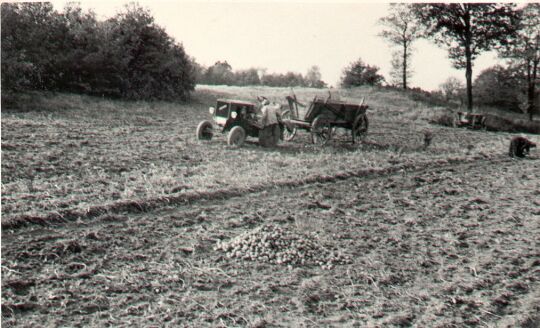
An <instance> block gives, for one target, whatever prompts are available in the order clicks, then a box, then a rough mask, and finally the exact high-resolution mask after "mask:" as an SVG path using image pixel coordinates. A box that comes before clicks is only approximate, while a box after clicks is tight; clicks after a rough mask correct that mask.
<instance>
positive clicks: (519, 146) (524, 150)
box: [508, 137, 536, 158]
mask: <svg viewBox="0 0 540 328" xmlns="http://www.w3.org/2000/svg"><path fill="white" fill-rule="evenodd" d="M534 147H536V144H535V143H534V142H532V141H530V140H528V139H527V138H524V137H514V138H512V141H510V149H509V151H508V155H509V156H510V157H521V158H523V157H525V156H527V155H528V154H529V152H530V150H531V148H534Z"/></svg>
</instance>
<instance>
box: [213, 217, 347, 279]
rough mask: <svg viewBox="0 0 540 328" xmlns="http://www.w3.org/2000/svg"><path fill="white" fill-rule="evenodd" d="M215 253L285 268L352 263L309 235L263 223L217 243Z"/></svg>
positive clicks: (324, 266)
mask: <svg viewBox="0 0 540 328" xmlns="http://www.w3.org/2000/svg"><path fill="white" fill-rule="evenodd" d="M216 250H221V251H224V252H225V254H226V256H227V257H228V258H236V259H241V260H249V261H260V262H265V263H272V264H277V265H285V266H301V265H319V266H321V267H322V268H323V269H332V268H333V267H334V266H335V265H340V264H349V263H351V262H352V261H351V259H350V257H348V256H346V255H343V254H340V253H339V252H337V251H333V250H331V249H329V248H327V247H324V246H323V245H321V244H320V243H318V242H317V241H316V240H315V237H314V236H312V235H306V234H302V233H299V232H295V231H291V230H287V231H285V230H284V229H282V228H280V227H279V226H275V225H271V224H266V225H263V226H260V227H257V228H255V229H253V230H251V231H247V232H245V233H243V234H241V235H239V236H237V237H235V238H233V239H231V240H228V241H220V242H218V244H217V246H216Z"/></svg>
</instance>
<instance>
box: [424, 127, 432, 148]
mask: <svg viewBox="0 0 540 328" xmlns="http://www.w3.org/2000/svg"><path fill="white" fill-rule="evenodd" d="M431 140H433V132H431V131H424V150H426V149H427V148H428V147H429V145H431Z"/></svg>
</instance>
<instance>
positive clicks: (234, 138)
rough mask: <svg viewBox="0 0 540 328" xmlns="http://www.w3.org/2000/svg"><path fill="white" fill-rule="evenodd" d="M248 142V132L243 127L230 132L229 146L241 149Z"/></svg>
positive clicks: (236, 127)
mask: <svg viewBox="0 0 540 328" xmlns="http://www.w3.org/2000/svg"><path fill="white" fill-rule="evenodd" d="M244 141H246V130H244V128H243V127H241V126H235V127H234V128H232V129H231V131H229V135H228V136H227V144H228V145H229V146H236V147H241V146H242V145H243V144H244Z"/></svg>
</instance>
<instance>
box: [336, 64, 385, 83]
mask: <svg viewBox="0 0 540 328" xmlns="http://www.w3.org/2000/svg"><path fill="white" fill-rule="evenodd" d="M378 71H379V68H378V67H377V66H370V65H367V64H365V63H364V62H363V61H362V59H361V58H359V59H358V60H357V61H355V62H353V63H351V64H350V65H349V66H347V67H346V68H345V69H344V70H343V76H342V77H341V85H342V86H343V87H345V88H350V87H355V86H361V85H381V84H382V83H383V82H384V77H383V76H382V75H380V74H378V73H377V72H378Z"/></svg>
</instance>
